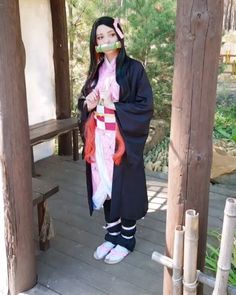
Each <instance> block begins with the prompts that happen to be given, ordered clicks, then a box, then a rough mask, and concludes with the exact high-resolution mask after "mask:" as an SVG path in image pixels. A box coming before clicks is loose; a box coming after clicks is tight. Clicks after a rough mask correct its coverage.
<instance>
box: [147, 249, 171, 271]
mask: <svg viewBox="0 0 236 295" xmlns="http://www.w3.org/2000/svg"><path fill="white" fill-rule="evenodd" d="M152 260H154V261H156V262H157V263H160V264H162V265H164V266H166V267H168V268H170V269H172V268H173V259H171V258H169V257H167V256H165V255H162V254H160V253H158V252H156V251H154V252H153V253H152Z"/></svg>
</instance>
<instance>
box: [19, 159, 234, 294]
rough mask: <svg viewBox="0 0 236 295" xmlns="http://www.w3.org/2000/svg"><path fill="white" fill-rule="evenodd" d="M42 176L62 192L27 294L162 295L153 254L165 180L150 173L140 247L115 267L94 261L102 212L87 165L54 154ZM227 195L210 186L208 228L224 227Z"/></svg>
mask: <svg viewBox="0 0 236 295" xmlns="http://www.w3.org/2000/svg"><path fill="white" fill-rule="evenodd" d="M36 171H37V173H39V174H41V178H43V179H48V180H51V181H55V182H56V183H58V184H59V186H60V191H59V193H57V194H56V195H54V196H53V197H52V198H51V199H50V200H49V209H50V214H51V216H52V218H53V225H54V228H55V238H54V239H53V240H52V241H51V248H50V249H49V250H48V251H46V252H38V254H37V271H38V281H39V283H38V285H37V287H36V288H34V289H32V290H31V291H30V292H28V293H24V294H34V295H41V294H48V295H53V294H61V295H79V294H82V295H100V294H101V295H102V294H112V295H116V294H117V295H118V294H119V295H120V294H125V295H144V294H146V295H148V294H156V295H162V279H163V268H162V266H160V265H158V264H157V263H155V262H153V261H152V260H151V255H152V252H153V251H159V252H161V253H164V245H165V215H166V194H167V183H166V180H163V179H159V178H157V177H156V174H154V173H148V175H147V185H148V195H149V212H148V214H147V216H146V217H145V218H144V219H142V220H140V221H139V222H138V227H137V234H136V237H137V246H136V249H135V251H134V252H133V253H131V254H130V255H128V257H127V258H126V259H125V260H124V261H122V262H121V263H119V264H117V265H107V264H105V263H104V262H103V261H96V260H95V259H94V258H93V251H94V249H95V248H96V247H97V246H98V245H99V244H100V243H101V242H102V241H103V236H104V230H103V228H102V226H103V225H104V220H103V214H102V212H99V211H98V212H95V214H94V215H93V216H92V217H90V216H89V214H88V207H87V198H86V184H85V166H84V164H83V162H82V161H81V160H80V161H78V162H73V161H72V160H71V158H70V157H57V156H53V157H50V158H48V159H45V160H42V161H39V162H38V163H37V165H36ZM227 194H232V191H231V190H229V189H226V188H224V187H222V186H221V187H220V186H212V187H211V194H210V211H209V227H210V228H212V227H214V228H215V227H218V226H221V224H222V218H223V208H224V203H225V199H226V195H227Z"/></svg>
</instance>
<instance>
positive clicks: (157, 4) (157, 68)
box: [110, 0, 176, 118]
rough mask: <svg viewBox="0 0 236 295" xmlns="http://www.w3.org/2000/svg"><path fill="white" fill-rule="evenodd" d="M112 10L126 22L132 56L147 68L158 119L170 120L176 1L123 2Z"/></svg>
mask: <svg viewBox="0 0 236 295" xmlns="http://www.w3.org/2000/svg"><path fill="white" fill-rule="evenodd" d="M115 7H116V6H113V7H111V11H110V12H111V14H112V15H113V16H117V15H119V16H121V17H122V19H124V24H123V23H122V25H123V28H124V31H125V43H126V46H127V52H128V54H129V55H130V56H132V57H134V58H136V59H138V60H140V61H141V62H142V63H143V65H144V67H145V68H146V71H147V74H148V76H149V79H150V82H151V84H152V88H153V93H154V103H155V111H156V115H157V116H158V117H164V118H166V117H167V118H169V117H170V107H169V102H170V100H171V92H172V91H171V88H172V77H173V64H174V45H175V40H174V37H175V9H176V2H175V1H173V0H159V1H156V0H138V1H131V0H130V1H129V0H126V1H123V5H122V6H121V7H116V9H115Z"/></svg>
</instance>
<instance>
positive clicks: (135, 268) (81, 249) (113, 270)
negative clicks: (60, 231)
mask: <svg viewBox="0 0 236 295" xmlns="http://www.w3.org/2000/svg"><path fill="white" fill-rule="evenodd" d="M53 249H55V250H56V251H58V252H60V253H62V254H63V255H67V256H70V257H72V258H75V259H78V260H79V261H82V262H84V263H86V264H89V265H90V266H92V267H93V268H95V269H96V270H97V271H104V272H107V273H109V274H111V275H113V276H114V277H116V278H119V279H122V280H124V281H126V280H127V281H128V282H130V283H132V284H134V285H135V286H136V287H139V288H140V293H141V290H142V289H144V290H146V291H147V292H150V293H155V292H156V290H157V289H158V288H159V287H160V284H161V279H162V276H160V274H159V272H160V271H162V267H161V266H159V267H158V265H157V264H156V263H155V262H153V261H152V260H151V259H150V257H148V256H147V255H142V256H141V258H139V255H140V253H138V252H136V251H135V254H136V257H137V259H139V262H140V263H141V266H140V264H139V265H138V264H136V265H134V264H131V263H130V261H131V260H128V258H130V257H132V256H133V254H134V253H131V254H129V256H127V259H125V260H124V261H123V262H122V263H119V264H117V265H116V266H115V267H110V265H107V264H105V263H103V261H100V262H99V261H96V260H95V259H94V258H93V255H92V254H93V251H94V249H93V247H91V246H90V247H87V246H84V245H81V242H80V243H79V244H78V242H75V241H71V240H67V239H64V238H62V237H60V236H59V237H58V239H57V241H54V243H53ZM147 264H148V265H147ZM144 271H145V276H144V275H143V274H144Z"/></svg>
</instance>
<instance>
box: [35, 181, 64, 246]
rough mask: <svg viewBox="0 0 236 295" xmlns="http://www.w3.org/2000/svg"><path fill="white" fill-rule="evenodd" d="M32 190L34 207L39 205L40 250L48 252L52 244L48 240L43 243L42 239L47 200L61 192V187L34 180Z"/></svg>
mask: <svg viewBox="0 0 236 295" xmlns="http://www.w3.org/2000/svg"><path fill="white" fill-rule="evenodd" d="M32 190H33V206H36V205H37V209H38V233H39V248H40V250H43V251H46V250H47V249H48V248H49V247H50V242H49V240H48V239H47V240H46V241H43V240H42V239H41V238H40V233H41V230H42V226H43V221H44V218H45V212H46V200H47V199H48V198H50V197H51V196H52V195H54V194H55V193H57V192H58V191H59V186H58V185H56V184H52V183H49V182H46V181H44V180H41V179H39V178H32Z"/></svg>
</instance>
